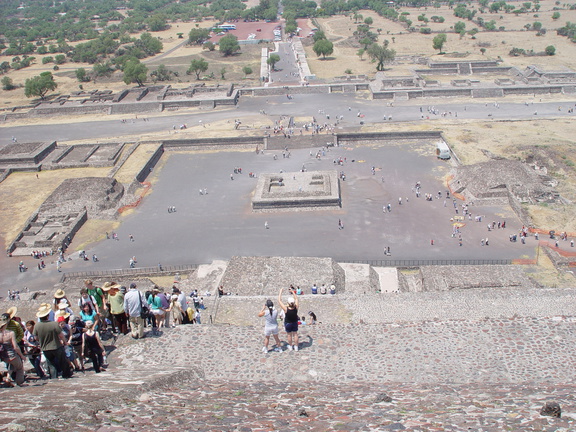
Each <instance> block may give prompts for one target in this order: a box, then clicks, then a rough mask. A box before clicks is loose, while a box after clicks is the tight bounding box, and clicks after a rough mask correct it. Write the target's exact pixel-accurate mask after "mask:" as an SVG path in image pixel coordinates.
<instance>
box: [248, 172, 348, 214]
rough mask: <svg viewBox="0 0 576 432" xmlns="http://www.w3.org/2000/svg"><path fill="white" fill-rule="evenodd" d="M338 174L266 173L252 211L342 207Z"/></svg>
mask: <svg viewBox="0 0 576 432" xmlns="http://www.w3.org/2000/svg"><path fill="white" fill-rule="evenodd" d="M340 205H341V197H340V183H339V181H338V172H337V171H305V172H300V171H299V172H286V173H274V174H269V173H263V174H260V176H259V177H258V183H257V184H256V189H255V191H254V197H253V198H252V208H253V209H254V210H259V209H291V208H303V207H306V208H322V207H334V206H336V207H339V206H340Z"/></svg>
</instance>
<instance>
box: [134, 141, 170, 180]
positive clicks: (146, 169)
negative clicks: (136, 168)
mask: <svg viewBox="0 0 576 432" xmlns="http://www.w3.org/2000/svg"><path fill="white" fill-rule="evenodd" d="M163 154H164V146H162V145H159V146H158V148H157V149H156V151H155V152H154V153H152V156H150V159H148V161H147V162H146V163H145V164H144V166H143V167H142V169H141V170H140V172H139V173H138V174H136V180H137V181H139V182H143V181H144V180H146V177H148V174H150V170H151V169H152V168H153V167H154V166H155V165H156V164H157V163H158V161H159V160H160V158H161V157H162V155H163Z"/></svg>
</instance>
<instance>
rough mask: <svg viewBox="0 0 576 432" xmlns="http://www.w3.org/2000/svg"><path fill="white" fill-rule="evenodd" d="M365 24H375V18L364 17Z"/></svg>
mask: <svg viewBox="0 0 576 432" xmlns="http://www.w3.org/2000/svg"><path fill="white" fill-rule="evenodd" d="M364 24H366V25H369V26H371V25H372V24H374V20H373V19H372V17H366V18H365V19H364Z"/></svg>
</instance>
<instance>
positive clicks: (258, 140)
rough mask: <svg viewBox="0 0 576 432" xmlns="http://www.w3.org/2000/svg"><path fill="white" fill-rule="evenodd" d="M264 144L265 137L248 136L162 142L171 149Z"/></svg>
mask: <svg viewBox="0 0 576 432" xmlns="http://www.w3.org/2000/svg"><path fill="white" fill-rule="evenodd" d="M263 143H264V138H263V137H256V136H253V137H251V136H247V137H224V138H190V139H175V140H165V141H162V145H163V146H164V147H165V148H166V149H169V148H170V147H193V146H197V147H207V146H213V145H246V144H254V145H262V144H263Z"/></svg>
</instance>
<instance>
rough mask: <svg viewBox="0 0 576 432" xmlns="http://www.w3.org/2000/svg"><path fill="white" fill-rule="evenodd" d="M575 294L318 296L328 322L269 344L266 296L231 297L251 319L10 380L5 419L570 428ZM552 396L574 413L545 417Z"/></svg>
mask: <svg viewBox="0 0 576 432" xmlns="http://www.w3.org/2000/svg"><path fill="white" fill-rule="evenodd" d="M575 291H576V290H573V289H527V290H515V289H509V290H499V291H494V290H468V291H448V292H435V293H432V292H427V293H399V294H388V295H377V294H375V295H366V296H362V297H358V298H355V297H353V296H339V295H336V296H310V295H306V296H303V297H302V299H301V301H302V303H303V304H302V307H301V310H302V311H307V309H308V307H309V306H311V305H312V306H314V307H315V308H316V309H315V311H319V312H318V313H319V314H321V315H320V316H319V318H320V321H323V324H319V325H315V326H302V327H301V329H300V332H299V333H300V350H299V352H293V351H291V352H290V351H284V352H282V353H277V352H270V353H268V354H263V353H262V352H261V347H262V339H263V335H262V329H263V323H262V322H260V321H258V320H256V319H253V318H251V317H253V315H254V313H255V312H257V311H256V310H255V309H259V308H260V307H261V306H260V305H261V303H262V299H261V298H259V297H258V298H235V296H234V297H231V298H229V297H224V298H222V299H221V300H220V302H222V304H221V305H220V306H219V307H224V309H227V310H230V311H232V310H234V309H236V313H237V314H238V315H237V316H238V317H239V318H241V317H242V316H244V318H242V319H243V321H242V323H243V324H246V325H235V326H234V325H204V324H202V325H188V326H180V327H177V328H175V329H164V330H163V332H162V334H161V335H160V336H151V335H149V337H147V338H146V339H144V340H141V341H135V340H133V339H131V338H130V337H129V336H123V337H120V338H119V339H118V340H117V341H116V343H115V346H114V347H111V348H112V351H111V352H110V353H109V356H108V359H109V361H110V363H111V366H110V368H109V370H108V371H107V372H105V373H103V374H99V375H96V374H94V373H93V371H87V372H86V374H77V376H75V377H74V378H73V379H71V380H58V381H50V382H46V381H36V382H31V383H30V384H29V385H28V387H24V388H15V389H6V390H4V395H5V403H4V404H3V405H2V406H1V407H0V429H2V428H3V427H6V428H7V430H26V431H36V430H38V431H47V430H51V429H50V428H52V429H53V430H54V429H55V430H63V429H73V430H75V431H76V430H77V431H99V432H109V431H110V432H112V431H127V430H152V429H154V430H158V431H176V430H178V431H181V430H198V431H272V430H274V431H299V430H302V431H306V430H309V431H327V430H343V431H346V430H354V431H376V430H377V431H386V430H410V431H464V430H469V431H478V432H480V431H484V432H491V431H503V430H512V431H544V430H545V431H571V430H575V429H576V424H575V420H574V418H576V400H575V399H576V396H575V394H576V393H575V390H576V382H575V379H574V377H575V376H576V361H574V359H573V345H574V340H575V336H576V326H575V323H576V317H574V316H573V315H570V311H573V310H574V307H575V305H574V301H575V300H574V298H576V296H575ZM246 305H249V307H248V306H246ZM231 306H232V307H231ZM343 310H346V311H347V313H348V314H349V315H346V314H344V313H343ZM208 312H210V309H208V310H207V311H205V312H204V314H205V315H204V316H206V314H207V313H208ZM333 315H337V316H338V317H339V319H343V318H345V317H346V316H348V317H349V321H344V322H342V323H340V324H336V323H335V322H338V319H336V320H334V318H333ZM281 339H282V340H285V339H286V336H285V334H284V333H283V332H281ZM384 396H388V397H390V398H391V400H390V401H388V402H385V401H383V402H377V401H376V400H377V399H378V398H380V399H384V400H388V399H387V398H386V397H384ZM24 400H25V401H26V403H22V401H24ZM549 401H556V402H558V403H559V404H560V405H561V406H562V410H563V414H562V418H560V419H557V418H551V417H544V416H541V415H540V414H539V411H540V408H541V407H542V406H543V405H544V403H545V402H549ZM302 410H304V411H305V413H304V412H303V411H302Z"/></svg>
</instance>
